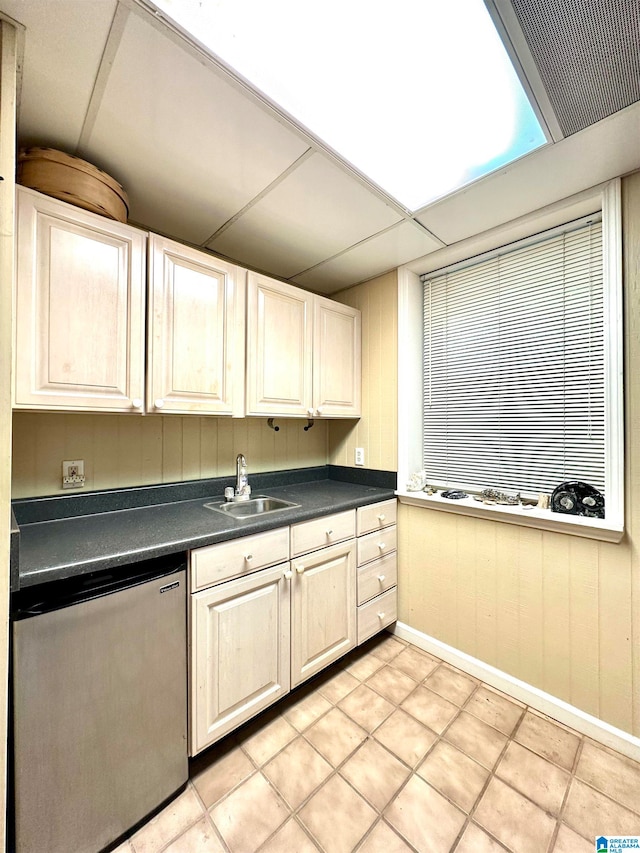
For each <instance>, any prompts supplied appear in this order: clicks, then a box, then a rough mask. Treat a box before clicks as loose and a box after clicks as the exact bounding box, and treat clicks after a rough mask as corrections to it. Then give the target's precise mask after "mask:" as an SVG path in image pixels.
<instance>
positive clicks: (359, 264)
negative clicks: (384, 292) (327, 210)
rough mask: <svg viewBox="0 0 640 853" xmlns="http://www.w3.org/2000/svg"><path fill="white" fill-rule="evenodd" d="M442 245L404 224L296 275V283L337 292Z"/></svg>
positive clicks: (415, 228)
mask: <svg viewBox="0 0 640 853" xmlns="http://www.w3.org/2000/svg"><path fill="white" fill-rule="evenodd" d="M441 245H442V244H441V243H439V242H438V241H437V240H435V239H434V238H433V237H431V235H429V234H427V233H426V231H424V230H423V229H422V228H421V227H420V226H419V225H416V224H415V223H413V222H402V223H400V224H399V225H396V226H394V227H393V228H389V229H388V230H387V231H385V232H384V234H378V235H377V236H376V237H372V238H371V239H370V240H365V242H363V243H360V244H359V245H358V246H354V247H353V248H352V249H349V250H348V251H346V252H343V254H341V255H340V256H339V257H337V258H333V260H330V261H327V263H325V264H321V265H320V266H318V267H316V268H315V269H312V270H309V271H308V272H304V273H302V274H301V275H297V276H295V278H294V279H293V281H294V282H295V283H296V284H300V285H302V286H303V287H306V288H309V289H310V290H315V291H318V292H320V293H333V292H334V291H336V290H340V289H342V288H344V287H349V286H350V285H352V284H357V283H358V282H361V281H366V280H367V279H369V278H373V277H374V276H376V275H379V274H381V273H383V272H387V270H390V269H393V268H394V267H397V266H400V264H404V263H405V262H407V261H410V260H412V259H413V258H416V257H419V256H421V255H426V254H428V253H429V252H434V251H436V250H437V249H439V248H440V247H441Z"/></svg>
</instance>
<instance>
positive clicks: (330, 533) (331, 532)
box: [327, 528, 333, 536]
mask: <svg viewBox="0 0 640 853" xmlns="http://www.w3.org/2000/svg"><path fill="white" fill-rule="evenodd" d="M332 534H333V530H332V529H331V528H329V529H328V530H327V536H331V535H332Z"/></svg>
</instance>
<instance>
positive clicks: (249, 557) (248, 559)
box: [245, 554, 253, 563]
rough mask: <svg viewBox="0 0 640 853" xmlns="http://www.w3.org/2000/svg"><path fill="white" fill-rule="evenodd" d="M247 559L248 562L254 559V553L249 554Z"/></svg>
mask: <svg viewBox="0 0 640 853" xmlns="http://www.w3.org/2000/svg"><path fill="white" fill-rule="evenodd" d="M245 560H246V561H247V563H250V562H251V560H253V554H247V555H246V557H245Z"/></svg>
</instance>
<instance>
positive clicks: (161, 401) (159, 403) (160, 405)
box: [153, 399, 164, 409]
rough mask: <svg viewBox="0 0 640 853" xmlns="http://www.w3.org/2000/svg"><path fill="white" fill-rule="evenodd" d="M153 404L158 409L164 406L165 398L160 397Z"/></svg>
mask: <svg viewBox="0 0 640 853" xmlns="http://www.w3.org/2000/svg"><path fill="white" fill-rule="evenodd" d="M153 405H154V406H155V407H156V409H161V408H162V407H163V406H164V400H161V399H158V400H156V401H155V403H154V404H153Z"/></svg>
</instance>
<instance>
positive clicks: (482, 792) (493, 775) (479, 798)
mask: <svg viewBox="0 0 640 853" xmlns="http://www.w3.org/2000/svg"><path fill="white" fill-rule="evenodd" d="M474 692H475V691H474ZM471 695H473V694H471ZM469 699H471V696H469ZM525 713H526V708H525V709H523V710H522V714H521V719H522V718H523V717H524V715H525ZM517 727H518V724H516V726H515V727H514V730H515V729H517ZM496 731H497V729H496ZM511 742H512V739H511V738H510V737H507V740H506V742H505V744H504V746H503V747H502V750H501V751H500V754H499V756H498V758H497V759H496V761H495V763H494V765H493V768H492V769H490V770H489V773H488V775H487V778H486V779H485V781H484V784H483V786H482V788H481V789H480V792H479V793H478V796H477V797H476V799H475V802H474V803H473V805H472V807H471V809H470V810H469V812H468V813H467V819H466V821H465V824H464V826H463V827H462V829H461V831H460V834H459V836H458V838H457V840H456V845H457V844H459V842H460V839H461V838H462V836H463V834H464V832H465V831H466V829H467V827H468V826H469V824H470V823H472V822H473V818H474V816H475V813H476V811H477V809H478V806H479V805H480V802H481V801H482V799H483V797H484V795H485V794H486V792H487V789H488V787H489V785H490V784H491V782H492V780H493V779H496V778H499V777H496V769H497V768H498V766H499V765H500V762H501V761H502V759H503V758H504V756H505V753H506V751H507V749H508V748H509V744H510V743H511ZM463 755H467V753H466V752H463ZM467 757H468V758H471V756H467ZM477 763H479V762H477ZM485 769H488V768H485ZM500 781H502V780H500ZM509 787H511V786H509ZM436 790H437V789H436ZM518 793H519V792H518ZM478 826H482V831H483V832H486V833H487V834H488V835H490V836H491V837H492V838H495V836H494V834H493V833H492V832H491V831H490V830H488V829H487V828H486V827H485V826H483V825H482V824H478ZM496 841H499V839H498V838H496ZM500 843H501V844H502V842H500ZM503 846H505V847H506V845H503ZM452 849H453V850H454V849H455V847H454V848H452ZM507 849H508V848H507Z"/></svg>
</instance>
